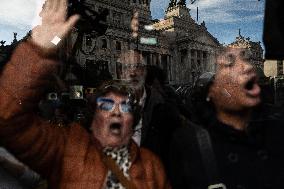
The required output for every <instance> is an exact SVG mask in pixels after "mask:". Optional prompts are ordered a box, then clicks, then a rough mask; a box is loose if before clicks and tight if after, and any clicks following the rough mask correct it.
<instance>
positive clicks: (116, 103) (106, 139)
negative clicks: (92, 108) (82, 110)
mask: <svg viewBox="0 0 284 189" xmlns="http://www.w3.org/2000/svg"><path fill="white" fill-rule="evenodd" d="M132 126H133V114H132V110H131V106H130V104H129V103H128V98H127V97H126V96H123V95H119V94H116V93H112V92H110V93H108V94H106V95H105V96H102V97H100V98H98V99H97V108H96V112H95V116H94V118H93V122H92V126H91V128H92V132H93V136H94V137H95V138H96V139H97V140H98V141H99V142H100V143H101V145H102V146H103V147H120V146H123V145H126V144H128V143H129V141H130V139H131V137H132V134H133V129H132Z"/></svg>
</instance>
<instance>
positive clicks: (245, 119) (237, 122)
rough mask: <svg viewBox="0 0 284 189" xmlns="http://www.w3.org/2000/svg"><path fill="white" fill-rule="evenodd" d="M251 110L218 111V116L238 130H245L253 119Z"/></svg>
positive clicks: (220, 119)
mask: <svg viewBox="0 0 284 189" xmlns="http://www.w3.org/2000/svg"><path fill="white" fill-rule="evenodd" d="M251 114H252V111H251V110H243V111H235V112H228V111H217V118H218V120H219V121H221V122H222V123H225V124H227V125H229V126H231V127H233V128H234V129H236V130H241V131H244V130H245V129H246V128H247V126H248V123H249V121H250V119H251Z"/></svg>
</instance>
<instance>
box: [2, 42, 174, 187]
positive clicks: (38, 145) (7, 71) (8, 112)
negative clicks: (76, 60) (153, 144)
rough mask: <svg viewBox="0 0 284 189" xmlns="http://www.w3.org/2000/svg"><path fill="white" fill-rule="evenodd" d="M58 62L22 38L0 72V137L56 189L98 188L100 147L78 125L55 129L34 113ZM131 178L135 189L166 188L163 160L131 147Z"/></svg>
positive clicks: (100, 184) (101, 183)
mask: <svg viewBox="0 0 284 189" xmlns="http://www.w3.org/2000/svg"><path fill="white" fill-rule="evenodd" d="M57 64H58V62H57V61H56V60H55V59H52V58H51V57H48V56H47V54H45V53H44V52H42V51H41V50H40V49H39V48H38V47H36V46H35V45H33V44H32V43H30V42H23V43H21V44H20V45H19V46H18V47H17V49H16V50H15V52H14V53H13V55H12V57H11V60H10V61H9V62H8V63H7V64H6V66H5V67H4V70H3V71H2V73H1V77H0V89H1V90H0V141H1V143H2V144H3V145H4V146H5V147H6V148H7V149H9V150H10V151H11V152H12V153H13V154H14V155H15V156H16V157H18V158H19V159H20V160H22V161H23V162H25V163H26V164H27V165H29V166H30V167H31V168H32V169H34V170H35V171H37V172H39V173H40V174H41V175H43V176H44V177H46V178H47V179H48V181H49V186H50V188H53V189H56V188H61V189H80V188H82V189H86V188H94V189H102V188H104V184H105V180H106V174H107V171H108V170H107V168H106V167H105V165H104V163H103V162H102V158H101V155H100V154H101V153H100V151H99V150H100V147H99V145H98V144H97V143H96V142H94V140H92V136H90V134H89V133H87V132H86V131H85V130H84V129H83V128H82V127H81V126H80V125H78V124H70V125H69V127H66V128H59V127H56V126H54V125H52V124H51V123H49V122H48V121H44V120H42V119H40V118H39V117H38V116H37V115H36V114H35V113H34V111H33V110H34V108H35V107H36V106H37V103H38V102H39V100H40V98H41V97H42V95H43V92H44V89H45V88H46V86H47V84H48V83H49V81H50V79H49V78H50V76H51V74H52V73H53V72H55V71H56V67H57ZM130 154H131V161H132V166H131V167H130V170H129V173H130V179H131V181H132V182H133V183H134V185H135V186H136V187H137V189H164V188H169V185H168V182H167V180H166V176H165V173H164V168H163V165H162V164H161V162H160V160H159V159H158V158H157V157H156V156H155V155H154V154H153V153H151V152H150V151H148V150H146V149H143V148H139V147H137V146H136V144H135V143H134V142H131V147H130Z"/></svg>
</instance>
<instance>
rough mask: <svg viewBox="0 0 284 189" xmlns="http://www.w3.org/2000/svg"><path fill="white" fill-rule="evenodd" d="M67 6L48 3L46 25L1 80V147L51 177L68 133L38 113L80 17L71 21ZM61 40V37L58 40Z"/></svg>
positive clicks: (61, 0) (63, 0)
mask: <svg viewBox="0 0 284 189" xmlns="http://www.w3.org/2000/svg"><path fill="white" fill-rule="evenodd" d="M66 11H67V5H66V0H47V2H46V4H45V6H44V8H43V10H42V12H41V17H42V24H41V25H39V26H37V27H35V28H34V29H33V30H32V35H31V38H30V39H28V40H27V41H26V42H22V43H21V44H19V46H18V47H17V48H16V49H15V51H14V52H13V54H12V56H11V59H10V61H9V62H8V63H7V64H6V65H5V67H4V68H3V70H2V72H1V75H0V88H1V90H0V142H1V143H3V145H4V146H5V147H6V148H8V149H9V150H10V151H11V152H13V153H14V155H15V156H17V157H18V158H19V159H21V160H22V161H23V162H25V163H27V164H28V165H30V167H33V168H35V169H36V170H37V171H39V172H41V173H43V172H45V173H46V174H48V172H49V169H51V167H52V166H50V167H48V165H49V163H50V164H51V163H52V161H59V158H58V156H56V155H58V154H60V153H56V151H58V150H59V151H60V148H62V146H63V145H64V140H63V138H64V136H62V135H64V133H63V132H61V131H59V130H60V129H59V128H54V127H50V124H49V123H47V122H44V121H42V120H41V119H39V118H38V117H37V116H36V114H35V112H34V110H35V107H36V106H37V104H38V102H39V100H40V98H41V97H42V95H43V92H44V91H45V89H46V87H47V86H48V85H49V81H50V77H51V75H52V74H53V73H54V72H56V68H57V64H58V62H57V60H56V50H57V49H58V48H59V47H60V41H59V42H58V41H57V42H58V43H56V41H55V40H56V39H58V38H62V39H63V38H64V37H65V36H66V35H67V33H68V32H69V31H70V30H71V29H72V27H73V25H74V24H75V23H76V21H77V20H78V18H79V16H77V15H75V16H72V17H70V18H69V19H67V20H66ZM56 36H57V37H56Z"/></svg>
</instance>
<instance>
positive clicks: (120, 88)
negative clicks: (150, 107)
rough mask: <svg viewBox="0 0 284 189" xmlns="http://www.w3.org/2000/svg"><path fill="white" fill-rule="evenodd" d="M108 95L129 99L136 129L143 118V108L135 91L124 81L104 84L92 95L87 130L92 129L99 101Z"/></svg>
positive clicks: (89, 103)
mask: <svg viewBox="0 0 284 189" xmlns="http://www.w3.org/2000/svg"><path fill="white" fill-rule="evenodd" d="M108 93H115V94H120V95H123V96H127V97H128V99H129V102H130V104H131V106H132V109H133V111H132V114H133V117H134V122H133V127H135V126H136V125H137V124H138V122H139V120H140V118H141V106H140V105H139V101H138V99H137V97H136V95H135V93H134V90H133V89H132V88H131V87H130V86H129V85H128V84H127V83H126V82H124V81H122V80H111V81H106V82H103V83H102V84H101V85H100V86H99V87H98V88H97V89H96V90H95V92H94V93H93V94H90V95H89V96H88V97H87V109H88V111H87V116H86V117H87V128H89V127H90V125H91V123H92V120H93V117H94V116H95V110H96V108H97V99H98V98H99V97H102V96H105V95H107V94H108Z"/></svg>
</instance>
